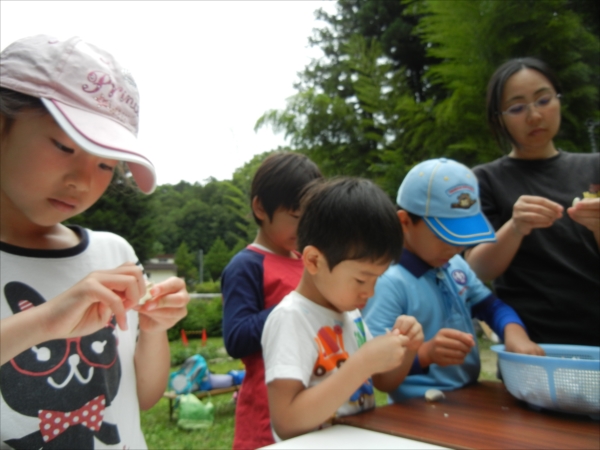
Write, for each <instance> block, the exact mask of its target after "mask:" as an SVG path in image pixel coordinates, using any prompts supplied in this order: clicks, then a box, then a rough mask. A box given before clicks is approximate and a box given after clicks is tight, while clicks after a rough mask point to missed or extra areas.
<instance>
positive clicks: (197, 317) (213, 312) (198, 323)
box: [168, 297, 223, 341]
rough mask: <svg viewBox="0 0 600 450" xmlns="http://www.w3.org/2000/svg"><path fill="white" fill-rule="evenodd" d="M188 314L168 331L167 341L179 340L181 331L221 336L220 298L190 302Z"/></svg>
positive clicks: (221, 308) (221, 307)
mask: <svg viewBox="0 0 600 450" xmlns="http://www.w3.org/2000/svg"><path fill="white" fill-rule="evenodd" d="M187 309H188V313H187V316H185V317H184V318H183V319H182V320H180V321H179V322H177V323H176V324H175V325H174V326H173V327H172V328H171V329H170V330H169V331H168V336H169V341H174V340H176V339H179V338H180V336H181V330H182V329H183V330H186V331H202V330H203V329H206V334H207V335H208V336H211V337H220V336H223V325H222V321H223V302H222V299H221V297H217V298H213V299H211V300H192V301H191V302H190V303H188V308H187Z"/></svg>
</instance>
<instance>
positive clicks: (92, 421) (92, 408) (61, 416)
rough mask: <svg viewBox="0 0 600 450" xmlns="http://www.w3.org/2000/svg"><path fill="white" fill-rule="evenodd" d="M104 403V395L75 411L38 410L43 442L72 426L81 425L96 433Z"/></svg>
mask: <svg viewBox="0 0 600 450" xmlns="http://www.w3.org/2000/svg"><path fill="white" fill-rule="evenodd" d="M105 403H106V402H105V400H104V395H99V396H98V397H96V398H95V399H93V400H91V401H89V402H87V403H86V404H85V405H83V406H82V407H81V408H79V409H77V410H75V411H71V412H62V411H50V410H45V409H42V410H40V412H39V413H38V418H39V419H40V431H41V433H42V437H43V438H44V442H49V441H51V440H52V439H54V438H56V437H57V436H59V435H60V434H61V433H63V432H65V431H67V430H68V429H69V427H70V426H72V425H83V426H84V427H87V428H89V429H90V430H92V431H98V430H99V429H100V426H101V425H102V418H103V417H104V405H105Z"/></svg>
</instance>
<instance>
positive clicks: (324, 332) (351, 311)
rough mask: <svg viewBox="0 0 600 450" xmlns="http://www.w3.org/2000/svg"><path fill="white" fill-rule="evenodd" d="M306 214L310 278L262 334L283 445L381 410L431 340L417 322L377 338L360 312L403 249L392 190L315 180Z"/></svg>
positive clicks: (303, 242)
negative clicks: (384, 396) (377, 395)
mask: <svg viewBox="0 0 600 450" xmlns="http://www.w3.org/2000/svg"><path fill="white" fill-rule="evenodd" d="M301 208H302V211H303V212H302V216H301V219H300V223H299V225H298V248H299V250H302V259H303V261H304V272H303V275H302V279H301V281H300V283H299V285H298V287H297V288H296V290H295V291H292V292H291V293H290V294H289V295H287V296H286V297H285V298H284V299H283V300H282V302H281V303H280V304H279V305H277V307H276V308H275V309H274V310H273V312H272V313H271V314H270V315H269V318H268V319H267V322H266V323H265V327H264V330H263V335H262V347H263V357H264V361H265V379H266V380H265V381H266V383H267V388H268V394H269V409H270V414H271V424H272V427H273V430H274V435H275V439H276V440H280V439H288V438H291V437H294V436H297V435H300V434H303V433H306V432H309V431H311V430H314V429H317V428H319V427H321V426H323V425H324V424H326V423H328V422H329V421H330V419H331V418H333V417H335V416H336V415H347V414H353V413H356V412H359V411H362V410H364V409H369V408H373V407H374V406H375V399H374V396H373V386H375V387H376V388H377V389H380V390H382V391H386V392H387V391H391V390H393V389H395V388H396V387H397V386H398V384H399V383H400V382H401V380H402V379H403V378H404V377H405V375H406V373H407V372H408V370H409V369H410V366H411V364H412V361H413V359H414V357H415V354H416V351H417V350H418V348H419V346H420V345H421V343H422V342H423V332H422V330H421V325H420V324H419V323H418V322H417V321H416V320H415V319H414V318H413V317H410V316H400V317H398V318H397V319H396V321H395V323H394V326H393V329H392V330H390V331H389V332H388V333H387V334H385V335H383V336H379V337H377V338H372V336H371V334H370V332H369V330H368V329H367V327H366V326H365V324H364V322H363V321H362V318H361V314H360V311H359V309H360V308H362V307H364V306H365V304H366V302H367V300H368V299H369V297H371V296H372V295H373V289H374V286H375V282H376V280H377V278H378V277H379V276H380V275H381V274H382V273H383V272H384V271H385V270H386V269H387V268H388V266H389V265H390V263H391V262H392V261H394V262H397V261H398V259H399V257H400V252H401V250H402V230H401V227H400V223H399V221H398V217H397V215H396V210H395V208H394V205H393V204H392V202H391V201H390V199H389V198H388V197H387V196H386V194H385V193H384V192H383V191H382V190H381V189H379V188H378V187H377V186H376V185H375V184H373V183H372V182H370V181H368V180H363V179H354V178H340V179H336V180H332V181H328V182H316V183H314V184H313V185H312V186H311V187H310V188H309V189H308V191H307V194H306V195H305V196H304V198H303V200H302V204H301Z"/></svg>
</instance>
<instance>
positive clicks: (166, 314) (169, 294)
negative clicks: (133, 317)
mask: <svg viewBox="0 0 600 450" xmlns="http://www.w3.org/2000/svg"><path fill="white" fill-rule="evenodd" d="M144 292H145V291H144ZM150 293H151V294H152V298H151V299H150V300H148V301H147V302H146V303H144V305H143V306H142V307H140V308H139V309H138V312H139V317H140V330H141V331H144V332H149V333H155V332H159V331H165V330H168V329H169V328H171V327H172V326H173V325H175V324H176V323H177V322H178V321H179V320H181V319H183V318H184V317H185V316H186V315H187V304H188V302H189V301H190V295H189V294H188V292H187V290H186V288H185V283H184V281H183V280H182V279H180V278H175V277H171V278H169V279H168V280H165V281H163V282H162V283H159V284H157V285H155V286H154V287H152V289H151V290H150ZM140 297H141V296H140Z"/></svg>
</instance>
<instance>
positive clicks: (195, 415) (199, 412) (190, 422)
mask: <svg viewBox="0 0 600 450" xmlns="http://www.w3.org/2000/svg"><path fill="white" fill-rule="evenodd" d="M175 408H176V409H177V410H178V419H177V426H178V427H179V428H181V429H183V430H200V429H205V428H209V427H211V426H212V424H213V422H214V420H215V405H213V403H212V402H211V401H210V396H209V397H208V399H207V401H206V402H203V401H202V400H200V399H199V398H198V397H196V396H195V395H194V394H182V395H180V396H178V397H177V400H176V401H175Z"/></svg>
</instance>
